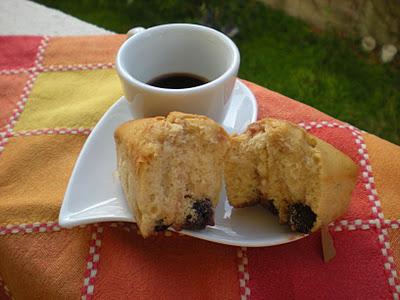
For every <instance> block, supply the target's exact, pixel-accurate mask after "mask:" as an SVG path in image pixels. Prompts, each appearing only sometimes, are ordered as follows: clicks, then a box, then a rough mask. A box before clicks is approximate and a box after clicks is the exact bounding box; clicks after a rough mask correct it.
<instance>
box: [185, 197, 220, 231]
mask: <svg viewBox="0 0 400 300" xmlns="http://www.w3.org/2000/svg"><path fill="white" fill-rule="evenodd" d="M207 225H214V211H213V207H212V203H211V200H210V199H207V198H205V199H201V200H196V201H195V202H193V206H192V209H191V213H190V214H188V215H187V216H186V222H185V224H184V225H183V228H185V229H204V228H205V227H206V226H207Z"/></svg>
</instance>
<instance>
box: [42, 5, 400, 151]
mask: <svg viewBox="0 0 400 300" xmlns="http://www.w3.org/2000/svg"><path fill="white" fill-rule="evenodd" d="M37 2H39V3H42V4H45V5H47V6H50V7H54V8H57V9H60V10H62V11H64V12H66V13H68V14H71V15H73V16H76V17H78V18H80V19H82V20H85V21H88V22H90V23H94V24H97V25H99V26H101V27H104V28H106V29H109V30H112V31H115V32H119V33H125V32H127V30H129V29H130V28H132V27H135V26H144V27H149V26H153V25H157V24H162V23H170V22H195V23H199V22H201V21H202V20H204V17H205V16H206V15H207V13H208V15H209V13H210V12H211V15H212V16H213V17H212V18H211V20H212V21H213V25H214V27H217V28H221V26H223V25H226V24H234V25H236V26H238V27H239V29H240V33H239V34H238V35H237V36H235V38H234V40H235V42H236V44H237V45H238V47H239V49H240V52H241V67H240V73H239V76H240V77H241V78H244V79H247V80H250V81H252V82H255V83H258V84H260V85H263V86H265V87H267V88H269V89H272V90H275V91H277V92H280V93H282V94H284V95H286V96H289V97H291V98H294V99H297V100H299V101H301V102H303V103H306V104H308V105H311V106H313V107H315V108H317V109H319V110H321V111H323V112H325V113H327V114H329V115H331V116H334V117H336V118H338V119H341V120H343V121H346V122H349V123H351V124H353V125H355V126H357V127H359V128H361V129H364V130H366V131H369V132H371V133H374V134H376V135H379V136H381V137H383V138H385V139H387V140H389V141H392V142H394V143H397V144H400V117H399V115H400V68H399V67H398V65H399V63H398V62H399V58H397V59H396V64H397V67H396V66H395V64H392V65H391V66H390V65H382V64H380V63H379V61H378V60H377V58H376V53H373V54H365V53H362V52H361V51H360V50H358V49H359V46H358V44H359V42H358V41H356V40H352V39H348V38H347V39H345V38H340V37H338V36H337V35H336V34H334V33H333V32H325V33H315V32H314V31H313V30H312V28H311V27H310V26H308V25H306V24H305V23H303V22H301V21H299V20H297V19H294V18H291V17H288V16H286V15H285V14H283V13H282V12H279V11H275V10H272V9H270V8H268V7H266V6H264V5H262V4H260V3H259V2H256V1H184V0H164V1H162V0H157V1H154V0H152V1H145V0H141V1H139V0H128V1H111V0H109V1H107V0H103V1H102V0H83V1H67V0H63V1H61V0H39V1H37Z"/></svg>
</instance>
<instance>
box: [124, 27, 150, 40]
mask: <svg viewBox="0 0 400 300" xmlns="http://www.w3.org/2000/svg"><path fill="white" fill-rule="evenodd" d="M145 30H146V28H143V27H134V28H132V29H131V30H129V31H128V32H127V33H126V34H127V36H128V38H130V37H133V36H134V35H135V34H137V33H140V32H143V31H145Z"/></svg>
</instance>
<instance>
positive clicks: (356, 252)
mask: <svg viewBox="0 0 400 300" xmlns="http://www.w3.org/2000/svg"><path fill="white" fill-rule="evenodd" d="M333 238H334V243H335V247H336V252H337V253H336V257H335V258H334V259H333V260H332V261H330V262H329V263H324V262H323V260H322V253H321V252H322V251H321V239H320V234H319V233H316V234H313V235H311V236H308V237H306V238H304V239H302V240H299V241H296V242H293V243H290V244H286V245H281V246H276V247H269V248H254V249H248V250H247V256H248V263H249V267H248V269H249V276H250V281H249V287H250V290H251V298H252V299H378V298H379V299H389V298H392V294H391V292H390V289H389V284H388V280H387V278H386V274H385V272H384V259H383V255H382V253H381V251H380V245H379V243H378V233H377V232H376V231H375V230H369V231H361V230H359V231H352V232H349V231H344V232H339V233H333Z"/></svg>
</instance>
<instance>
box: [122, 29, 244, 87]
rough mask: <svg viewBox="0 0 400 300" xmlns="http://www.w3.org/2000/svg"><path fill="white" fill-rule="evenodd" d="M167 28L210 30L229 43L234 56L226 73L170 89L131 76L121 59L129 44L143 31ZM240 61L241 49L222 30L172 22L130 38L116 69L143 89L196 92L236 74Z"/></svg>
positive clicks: (127, 79) (125, 78)
mask: <svg viewBox="0 0 400 300" xmlns="http://www.w3.org/2000/svg"><path fill="white" fill-rule="evenodd" d="M165 28H195V29H199V30H204V31H208V32H210V33H211V34H213V35H215V36H217V37H218V38H220V39H221V40H222V41H223V42H224V43H225V44H227V45H228V46H229V48H230V49H232V52H233V58H232V63H231V65H230V66H229V67H228V68H227V69H226V70H225V72H224V73H222V74H221V75H220V76H218V77H217V78H215V79H214V80H212V81H210V82H207V83H205V84H202V85H199V86H195V87H190V88H183V89H168V88H160V87H155V86H152V85H149V84H147V83H145V82H142V81H140V80H138V79H136V78H135V77H133V76H131V75H130V74H129V73H128V72H127V71H126V70H125V68H124V66H123V63H122V59H121V56H122V53H123V52H124V51H127V50H126V49H127V48H128V47H129V45H130V44H131V43H132V42H133V41H134V40H135V39H137V37H139V36H140V35H142V34H143V33H146V32H147V33H148V32H152V31H157V30H160V29H165ZM239 63H240V53H239V49H238V48H237V46H236V44H235V43H234V42H233V41H232V40H231V39H230V38H229V37H228V36H226V35H225V34H223V33H222V32H220V31H218V30H215V29H213V28H210V27H207V26H203V25H198V24H191V23H171V24H163V25H157V26H154V27H150V28H148V29H146V30H145V31H143V32H140V33H137V34H135V35H134V36H132V37H130V38H128V39H127V40H126V41H125V42H124V43H123V44H122V46H121V47H120V48H119V50H118V53H117V58H116V69H117V72H118V73H119V75H120V76H122V77H123V78H124V80H126V81H128V82H129V83H130V84H133V85H136V86H139V87H140V88H142V89H143V90H146V91H148V92H158V93H161V94H188V93H196V92H198V91H201V90H204V89H208V88H213V87H215V86H217V85H219V84H220V83H222V82H224V81H225V80H227V79H228V78H229V77H231V76H232V75H236V74H235V73H236V72H237V71H238V69H239Z"/></svg>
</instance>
